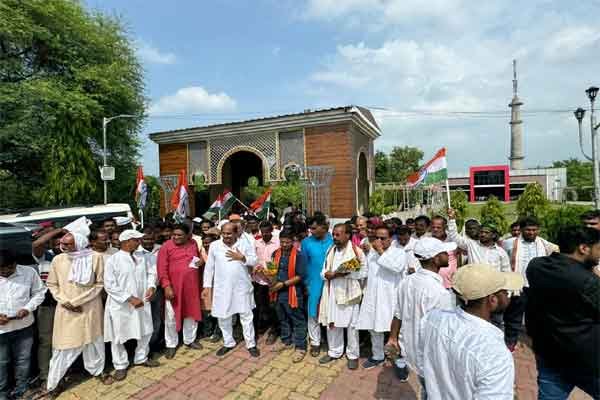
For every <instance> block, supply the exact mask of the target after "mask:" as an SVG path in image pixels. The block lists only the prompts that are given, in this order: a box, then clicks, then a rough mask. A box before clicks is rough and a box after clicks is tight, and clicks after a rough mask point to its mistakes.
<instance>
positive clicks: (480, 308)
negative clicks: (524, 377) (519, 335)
mask: <svg viewBox="0 0 600 400" xmlns="http://www.w3.org/2000/svg"><path fill="white" fill-rule="evenodd" d="M522 286H523V277H522V276H521V274H518V273H514V272H498V271H497V270H496V269H495V268H493V267H490V266H488V265H484V264H469V265H465V266H464V267H462V268H460V269H459V270H458V271H457V272H456V274H454V277H453V282H452V289H454V291H455V292H457V293H458V295H459V296H460V297H461V299H462V300H463V301H464V306H463V307H462V308H461V307H457V308H455V309H454V310H451V311H447V310H440V309H436V310H432V311H430V312H429V313H428V314H427V315H425V317H424V318H423V320H422V322H421V326H420V330H419V337H420V340H419V346H418V352H417V365H420V366H422V368H423V369H422V371H423V378H424V381H425V382H424V386H425V390H426V391H427V397H428V398H431V399H444V400H465V399H491V398H494V399H513V397H514V383H515V366H514V361H513V358H512V355H511V354H510V351H509V350H508V349H507V348H506V345H505V344H504V340H503V335H502V331H501V330H500V329H498V328H496V327H495V326H494V325H492V324H491V317H492V314H493V313H496V312H501V311H502V310H504V309H506V307H507V306H508V304H509V303H510V297H509V296H508V291H514V290H519V289H520V288H521V287H522Z"/></svg>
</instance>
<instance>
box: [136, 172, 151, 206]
mask: <svg viewBox="0 0 600 400" xmlns="http://www.w3.org/2000/svg"><path fill="white" fill-rule="evenodd" d="M147 197H148V185H146V181H145V180H144V171H143V170H142V166H141V165H140V166H139V167H138V170H137V176H136V178H135V200H136V203H137V206H138V208H140V209H141V208H144V207H146V198H147Z"/></svg>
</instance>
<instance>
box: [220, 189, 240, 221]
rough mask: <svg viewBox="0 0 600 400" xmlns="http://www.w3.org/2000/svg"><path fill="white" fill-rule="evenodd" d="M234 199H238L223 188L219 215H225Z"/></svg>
mask: <svg viewBox="0 0 600 400" xmlns="http://www.w3.org/2000/svg"><path fill="white" fill-rule="evenodd" d="M236 201H238V199H237V197H235V196H234V195H233V193H231V192H230V191H229V190H225V191H224V192H223V196H222V202H223V205H222V206H221V215H227V213H228V212H229V210H231V207H233V205H234V204H235V202H236Z"/></svg>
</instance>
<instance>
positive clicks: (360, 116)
mask: <svg viewBox="0 0 600 400" xmlns="http://www.w3.org/2000/svg"><path fill="white" fill-rule="evenodd" d="M350 120H352V121H354V122H355V123H356V124H357V125H359V127H360V128H362V130H363V131H364V132H365V133H366V134H367V135H368V136H370V137H372V138H377V137H379V136H380V135H381V130H380V128H379V125H378V124H377V121H375V118H374V117H373V114H372V113H371V111H369V109H367V108H365V107H359V106H353V105H350V106H343V107H333V108H327V109H319V110H305V111H303V112H301V113H293V114H284V115H276V116H272V117H264V118H254V119H249V120H244V121H235V122H226V123H219V124H213V125H205V126H198V127H192V128H184V129H174V130H169V131H161V132H154V133H151V134H150V139H152V140H153V141H154V142H156V143H178V142H188V141H190V140H194V139H207V138H214V137H222V136H229V135H234V134H235V135H238V134H245V133H258V132H263V131H273V130H290V129H294V128H304V127H310V126H316V125H324V124H329V123H338V122H347V121H350Z"/></svg>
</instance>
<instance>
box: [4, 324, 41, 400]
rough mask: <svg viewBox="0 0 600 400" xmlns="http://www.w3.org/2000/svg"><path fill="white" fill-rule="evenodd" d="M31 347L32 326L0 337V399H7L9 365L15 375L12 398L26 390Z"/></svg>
mask: <svg viewBox="0 0 600 400" xmlns="http://www.w3.org/2000/svg"><path fill="white" fill-rule="evenodd" d="M32 347H33V327H32V326H28V327H27V328H23V329H19V330H16V331H12V332H7V333H3V334H1V335H0V399H7V398H8V369H9V366H10V365H12V366H13V368H14V374H15V390H14V391H13V394H14V397H19V396H21V395H22V394H23V393H25V391H26V390H27V384H28V382H29V364H30V361H31V348H32Z"/></svg>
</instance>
